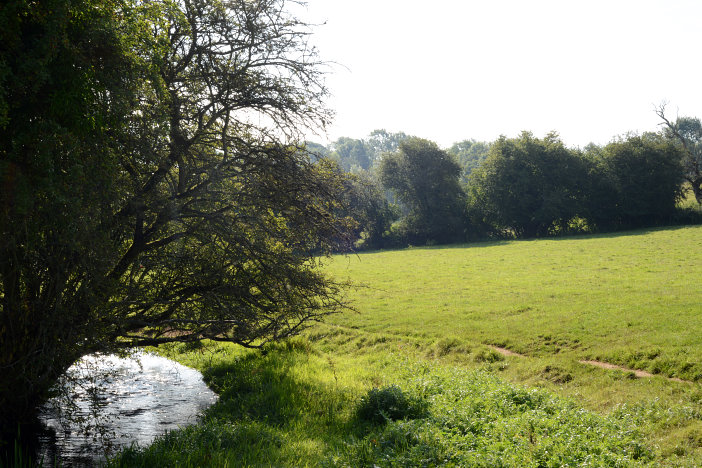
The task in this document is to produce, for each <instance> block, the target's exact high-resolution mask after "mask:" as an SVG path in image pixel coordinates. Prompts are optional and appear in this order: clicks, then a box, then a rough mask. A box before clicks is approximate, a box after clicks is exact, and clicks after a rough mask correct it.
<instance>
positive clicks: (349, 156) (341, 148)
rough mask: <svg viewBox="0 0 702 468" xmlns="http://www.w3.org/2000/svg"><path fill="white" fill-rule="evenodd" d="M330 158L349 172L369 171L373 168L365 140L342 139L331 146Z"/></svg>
mask: <svg viewBox="0 0 702 468" xmlns="http://www.w3.org/2000/svg"><path fill="white" fill-rule="evenodd" d="M330 146H331V148H330V150H331V154H330V155H329V157H330V158H331V159H334V160H336V161H337V162H338V163H339V165H340V166H341V167H342V168H343V169H344V170H345V171H347V172H349V171H351V172H358V171H359V170H361V169H362V170H367V169H369V168H370V166H371V157H370V155H369V153H368V149H367V148H366V144H365V143H364V142H363V140H358V139H355V138H348V137H341V138H338V139H337V140H336V141H334V142H333V143H332V144H331V145H330Z"/></svg>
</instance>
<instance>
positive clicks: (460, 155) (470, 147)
mask: <svg viewBox="0 0 702 468" xmlns="http://www.w3.org/2000/svg"><path fill="white" fill-rule="evenodd" d="M489 150H490V145H489V144H488V143H484V142H482V141H475V140H463V141H459V142H458V143H454V144H453V145H451V147H450V148H449V149H448V152H449V153H450V154H453V155H454V156H455V157H456V160H457V161H458V163H459V164H460V165H461V166H462V167H463V172H462V174H461V180H462V181H463V183H468V177H469V176H470V174H471V172H473V171H474V170H475V169H476V168H477V167H478V166H479V165H480V164H481V163H482V162H483V161H484V160H485V158H487V155H488V151H489Z"/></svg>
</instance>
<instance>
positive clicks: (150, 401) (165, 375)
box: [38, 354, 217, 466]
mask: <svg viewBox="0 0 702 468" xmlns="http://www.w3.org/2000/svg"><path fill="white" fill-rule="evenodd" d="M66 379H67V380H66V382H63V383H64V385H63V386H62V391H61V392H60V393H59V395H57V397H56V398H54V399H53V400H52V401H51V402H50V404H47V405H46V406H45V407H44V408H43V411H42V415H41V419H42V421H43V423H44V424H45V425H46V426H47V427H48V428H49V430H48V431H47V430H44V433H42V434H41V435H40V436H39V437H40V442H41V450H40V452H39V456H38V457H39V459H41V458H43V459H44V461H45V466H46V461H49V463H51V462H52V461H53V460H54V458H60V459H61V460H62V461H63V462H64V463H69V464H71V465H73V466H79V465H85V466H92V465H94V464H95V463H96V462H97V461H99V460H101V459H104V458H105V456H106V455H109V454H112V453H114V452H115V451H116V450H119V449H120V448H122V447H125V446H129V445H131V444H134V443H136V444H138V445H142V446H143V445H147V444H149V443H150V442H151V441H152V440H153V439H154V438H155V437H156V436H158V435H160V434H163V433H164V432H165V431H167V430H173V429H176V428H178V427H181V426H185V425H188V424H192V423H194V422H196V419H197V417H198V416H199V414H200V413H201V412H202V410H204V409H205V408H207V407H208V406H209V405H211V404H212V403H213V402H214V401H215V400H216V398H217V396H216V395H215V394H214V393H213V392H212V391H211V390H209V389H208V388H207V387H206V385H205V384H204V382H203V381H202V376H201V374H200V373H199V372H197V371H195V370H194V369H190V368H188V367H185V366H182V365H180V364H178V363H175V362H173V361H170V360H168V359H166V358H163V357H160V356H155V355H149V354H140V355H138V356H137V358H136V359H130V358H119V357H116V356H114V355H110V356H102V357H97V356H90V357H88V358H86V359H84V360H82V361H81V363H80V364H79V365H77V366H74V367H72V368H71V369H70V370H69V372H68V373H67V377H66ZM66 405H69V406H66Z"/></svg>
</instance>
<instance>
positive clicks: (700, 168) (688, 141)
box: [656, 106, 702, 205]
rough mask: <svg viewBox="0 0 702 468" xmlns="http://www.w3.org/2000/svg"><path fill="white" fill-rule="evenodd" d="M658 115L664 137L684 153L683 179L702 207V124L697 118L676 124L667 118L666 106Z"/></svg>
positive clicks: (688, 118)
mask: <svg viewBox="0 0 702 468" xmlns="http://www.w3.org/2000/svg"><path fill="white" fill-rule="evenodd" d="M656 114H658V117H660V118H661V120H662V121H663V124H664V125H665V129H664V130H663V135H664V136H665V137H666V138H667V139H668V140H670V141H672V142H674V143H675V144H676V145H677V146H678V148H679V149H680V151H681V152H682V165H683V177H684V178H685V180H686V181H687V183H688V184H689V185H690V188H691V189H692V193H693V194H694V196H695V200H697V203H698V205H702V123H701V122H700V119H699V118H697V117H678V118H677V119H676V120H675V121H674V122H673V121H670V120H669V119H668V118H667V117H666V116H665V106H660V107H659V108H658V109H657V111H656Z"/></svg>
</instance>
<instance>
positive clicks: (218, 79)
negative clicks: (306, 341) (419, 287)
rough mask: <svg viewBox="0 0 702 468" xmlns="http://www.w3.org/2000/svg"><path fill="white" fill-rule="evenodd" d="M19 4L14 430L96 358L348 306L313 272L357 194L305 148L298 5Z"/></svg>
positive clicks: (252, 342) (307, 57)
mask: <svg viewBox="0 0 702 468" xmlns="http://www.w3.org/2000/svg"><path fill="white" fill-rule="evenodd" d="M2 8H3V9H2V10H0V13H1V19H0V21H2V26H3V27H2V28H0V30H2V34H3V39H4V41H3V42H4V44H9V47H8V46H6V47H5V48H4V49H3V50H2V56H1V57H0V80H2V83H3V88H2V90H3V93H2V101H0V117H2V120H0V129H2V147H1V148H0V151H1V153H0V156H1V158H2V162H1V165H0V180H2V199H0V210H1V211H0V216H1V219H0V229H1V232H0V238H1V241H0V369H2V372H3V378H2V379H0V408H2V414H1V416H0V424H2V428H1V429H3V431H2V432H4V433H8V432H12V431H15V430H16V425H17V424H18V423H19V422H22V421H23V420H26V419H27V418H29V417H30V416H31V415H32V413H33V411H34V410H35V409H36V407H37V405H38V404H40V403H41V402H42V401H43V400H44V399H45V398H46V396H47V394H48V390H49V389H50V387H51V386H52V384H53V383H54V382H55V381H56V379H57V378H58V377H59V376H60V375H61V374H62V373H63V372H64V371H65V370H66V369H67V367H69V366H70V365H71V364H72V363H73V362H75V361H76V360H77V359H78V358H80V357H81V356H83V355H86V354H88V353H93V352H109V351H116V350H120V349H125V348H130V347H134V346H143V345H159V344H162V343H166V342H172V341H185V342H189V341H196V340H201V339H204V338H208V339H212V340H227V341H232V342H235V343H239V344H241V345H243V346H249V347H257V346H261V345H262V344H263V343H265V342H267V341H270V340H276V339H280V338H283V337H286V336H289V335H292V334H295V333H297V332H298V331H300V329H301V328H302V327H303V326H304V325H305V324H306V323H308V322H309V321H310V320H315V319H318V318H320V317H322V316H324V315H325V314H328V313H331V312H333V311H335V310H338V308H339V307H341V306H343V304H342V301H341V299H340V296H339V286H340V285H338V284H336V283H334V282H332V281H330V280H329V279H327V278H326V277H325V276H324V275H323V274H322V273H320V272H319V271H318V270H317V269H316V268H315V265H316V264H317V258H318V255H319V254H322V253H324V252H327V251H329V250H330V249H335V248H341V245H340V244H345V243H346V242H347V241H348V236H347V228H348V225H347V223H346V221H345V220H344V219H339V218H338V217H335V216H334V213H337V212H338V211H339V210H340V207H339V200H341V195H342V193H343V183H342V182H343V181H342V180H341V178H340V176H339V175H338V174H337V172H336V171H334V170H333V168H330V167H328V166H327V165H325V164H324V163H323V162H322V163H317V164H313V163H311V162H310V158H309V157H307V156H306V155H305V154H304V148H303V147H302V146H297V145H295V144H294V142H295V141H296V137H297V136H298V129H299V128H301V126H307V125H317V124H320V123H321V124H323V123H324V122H325V121H326V119H327V118H328V113H327V111H326V110H325V109H326V108H325V106H324V105H323V102H322V101H323V98H324V97H325V95H326V89H325V88H324V86H323V82H322V78H323V76H322V71H321V70H322V69H321V67H320V63H319V61H318V59H317V57H316V53H315V51H314V49H312V48H310V47H308V44H307V42H306V39H307V37H308V35H309V32H310V31H309V28H308V26H307V25H306V24H304V23H303V22H300V21H298V20H297V19H295V18H294V17H292V16H291V15H290V14H288V13H287V12H286V9H285V2H284V0H228V1H218V0H174V1H171V0H158V1H149V2H141V1H136V0H135V1H133V2H126V1H125V2H123V3H121V4H119V5H117V4H111V3H109V2H94V1H92V0H84V1H79V0H74V1H69V0H53V1H47V2H33V3H27V2H23V1H19V0H18V1H16V2H10V4H7V5H5V6H3V7H2ZM7 25H9V27H6V26H7ZM26 57H29V58H31V59H32V60H34V62H31V63H30V62H27V60H26Z"/></svg>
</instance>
